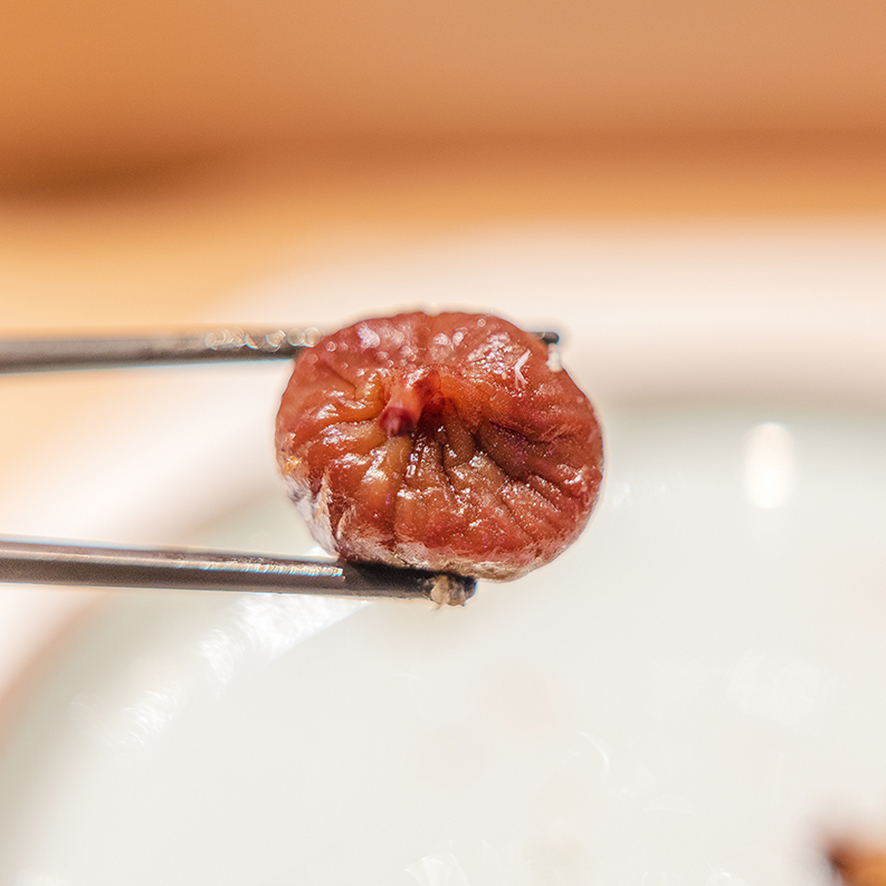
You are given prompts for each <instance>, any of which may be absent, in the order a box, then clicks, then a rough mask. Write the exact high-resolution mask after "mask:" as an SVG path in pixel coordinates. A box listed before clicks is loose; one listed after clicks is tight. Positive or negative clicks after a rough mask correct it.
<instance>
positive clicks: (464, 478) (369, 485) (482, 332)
mask: <svg viewBox="0 0 886 886" xmlns="http://www.w3.org/2000/svg"><path fill="white" fill-rule="evenodd" d="M277 455H278V460H279V463H280V468H281V470H282V472H283V475H284V477H285V478H286V481H287V483H288V486H289V490H290V494H291V495H292V497H293V499H294V500H295V501H296V502H297V503H298V504H299V506H300V508H301V510H302V512H303V514H304V515H305V517H306V518H307V519H308V521H309V523H310V524H311V529H312V532H313V534H314V537H315V538H316V539H317V540H318V541H319V542H320V544H321V545H323V547H324V548H326V549H327V550H328V551H330V553H337V554H338V555H339V556H341V557H343V558H345V559H348V560H368V561H375V562H382V563H390V564H394V565H400V566H403V565H406V566H416V567H422V568H425V569H432V570H439V571H448V572H457V573H462V574H466V575H476V576H478V577H481V578H493V579H509V578H516V577H517V576H519V575H522V574H524V573H525V572H528V571H529V570H531V569H534V568H535V567H537V566H541V565H543V564H544V563H547V562H549V561H551V560H552V559H553V558H554V557H556V556H557V555H558V554H559V553H560V552H561V551H563V550H564V549H565V548H566V547H567V546H568V545H569V544H571V543H572V542H573V541H575V539H576V538H577V537H578V535H579V533H580V532H581V530H582V529H583V528H584V526H585V524H586V523H587V521H588V518H589V517H590V515H591V511H592V510H593V508H594V505H595V504H596V501H597V497H598V494H599V490H600V482H601V480H602V468H603V444H602V439H601V433H600V426H599V424H598V422H597V419H596V416H595V415H594V410H593V408H592V407H591V404H590V403H589V402H588V399H587V397H585V395H584V394H583V393H582V392H581V391H580V390H579V389H578V387H577V386H576V385H575V383H574V382H573V381H572V379H570V378H569V376H568V375H567V374H566V372H565V371H563V370H561V369H560V368H559V366H557V365H553V364H552V361H551V360H550V358H549V353H548V348H547V346H546V345H545V344H543V343H542V342H541V341H540V340H539V339H538V338H537V337H536V336H534V335H532V334H530V333H527V332H523V331H522V330H520V329H518V328H517V327H516V326H514V325H513V324H511V323H508V322H507V321H506V320H501V319H499V318H498V317H493V316H488V315H480V314H439V315H437V316H428V315H427V314H423V313H413V314H400V315H399V316H396V317H387V318H381V319H374V320H365V321H363V322H361V323H356V324H354V325H353V326H348V327H347V328H345V329H341V330H339V331H338V332H335V333H333V334H332V335H329V336H326V337H325V338H323V339H321V340H320V341H319V342H318V343H317V344H316V345H315V346H314V347H313V348H311V350H309V351H307V352H305V353H304V354H303V355H302V356H301V357H300V358H299V359H298V360H297V361H296V365H295V371H294V372H293V374H292V378H291V380H290V382H289V385H288V387H287V389H286V392H285V393H284V395H283V402H282V403H281V406H280V412H279V414H278V416H277Z"/></svg>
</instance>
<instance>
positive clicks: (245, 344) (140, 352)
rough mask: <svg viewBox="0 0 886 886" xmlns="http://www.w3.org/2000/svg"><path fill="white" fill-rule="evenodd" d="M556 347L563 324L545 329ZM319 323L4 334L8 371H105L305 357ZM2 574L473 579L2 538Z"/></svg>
mask: <svg viewBox="0 0 886 886" xmlns="http://www.w3.org/2000/svg"><path fill="white" fill-rule="evenodd" d="M535 334H536V335H537V336H538V337H539V338H540V339H541V340H542V341H543V342H545V343H546V344H548V345H555V344H557V342H558V341H559V339H560V337H559V335H558V334H557V333H556V332H536V333H535ZM320 335H321V334H320V332H319V331H318V330H317V329H315V328H314V327H307V328H305V329H295V328H290V329H282V328H281V329H274V330H271V331H249V332H247V331H244V330H242V329H240V328H237V327H230V328H222V329H213V330H209V331H202V332H194V333H188V334H157V335H150V336H144V335H142V336H127V337H107V336H95V337H81V338H77V337H74V338H70V337H68V338H65V337H58V338H30V339H28V338H6V339H0V374H11V373H25V372H42V371H49V370H61V371H64V370H76V369H104V368H116V367H127V366H150V365H162V364H167V365H178V364H186V363H202V362H221V361H236V360H275V359H277V360H279V359H289V358H292V357H294V356H296V355H297V354H298V353H299V352H301V351H302V350H304V349H305V348H308V347H311V346H312V345H313V344H315V343H316V342H317V340H318V339H319V338H320ZM0 582H17V583H27V584H55V585H80V586H82V585H87V586H91V587H120V588H166V589H180V590H207V591H241V592H248V591H256V592H264V593H280V594H321V595H330V596H343V597H400V598H425V599H429V600H432V601H434V602H435V603H452V604H459V603H464V602H465V601H466V600H467V599H469V598H470V597H471V596H472V595H473V593H474V590H475V586H476V581H475V579H473V578H469V577H466V576H460V575H450V574H448V573H432V572H426V571H423V570H417V569H397V568H393V567H387V566H378V565H370V564H362V563H345V562H334V561H324V560H310V559H292V558H286V557H273V556H258V555H252V554H238V553H227V552H219V551H189V550H179V549H172V548H158V549H123V548H112V547H95V546H83V545H76V544H73V543H65V542H58V541H52V542H42V543H37V542H29V541H23V540H18V539H14V538H6V539H3V538H0Z"/></svg>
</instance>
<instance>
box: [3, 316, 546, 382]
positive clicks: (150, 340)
mask: <svg viewBox="0 0 886 886" xmlns="http://www.w3.org/2000/svg"><path fill="white" fill-rule="evenodd" d="M535 334H536V335H537V336H538V337H539V338H540V339H541V340H542V341H543V342H545V343H546V344H549V345H553V344H557V342H558V341H559V340H560V336H559V335H558V334H557V333H556V332H550V331H548V332H536V333H535ZM320 337H321V333H320V332H319V330H317V329H315V328H314V327H307V328H305V329H294V328H290V329H273V330H265V331H255V330H253V331H251V332H246V331H244V330H242V329H239V328H237V327H230V328H225V329H213V330H209V331H204V332H196V333H188V334H165V335H162V334H160V335H153V336H135V337H119V338H109V337H103V336H96V337H85V338H6V339H0V374H10V373H17V372H45V371H50V370H69V369H112V368H118V367H126V366H151V365H172V364H182V363H209V362H223V361H235V360H285V359H289V358H292V357H295V356H296V355H297V354H298V353H299V352H301V351H302V350H304V348H306V347H310V346H311V345H313V344H314V343H315V342H317V341H318V339H319V338H320Z"/></svg>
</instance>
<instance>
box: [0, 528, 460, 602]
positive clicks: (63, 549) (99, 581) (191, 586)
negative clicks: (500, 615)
mask: <svg viewBox="0 0 886 886" xmlns="http://www.w3.org/2000/svg"><path fill="white" fill-rule="evenodd" d="M0 582H10V583H17V584H48V585H69V586H70V585H74V586H87V587H104V588H152V589H166V590H192V591H236V592H244V593H248V592H259V593H270V594H315V595H322V596H331V597H358V598H374V597H389V598H390V597H395V598H401V599H407V598H416V599H425V600H432V601H434V602H435V603H451V604H453V605H455V604H460V603H464V602H465V601H466V600H468V599H469V598H470V597H472V596H473V594H474V590H475V587H476V580H475V579H473V578H470V577H468V576H463V575H452V574H449V573H435V572H427V571H424V570H419V569H399V568H396V567H393V566H380V565H375V564H364V563H348V562H344V561H336V560H320V559H310V558H304V559H297V558H290V557H276V556H264V555H258V554H240V553H233V552H221V551H205V550H190V549H184V548H117V547H95V546H92V545H81V544H76V543H73V542H59V541H44V542H34V541H26V540H20V539H15V538H0Z"/></svg>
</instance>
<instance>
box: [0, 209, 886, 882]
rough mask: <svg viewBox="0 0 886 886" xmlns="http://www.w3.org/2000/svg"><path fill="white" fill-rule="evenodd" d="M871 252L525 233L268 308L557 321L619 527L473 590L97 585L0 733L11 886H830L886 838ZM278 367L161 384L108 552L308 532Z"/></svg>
mask: <svg viewBox="0 0 886 886" xmlns="http://www.w3.org/2000/svg"><path fill="white" fill-rule="evenodd" d="M880 234H882V230H881V229H877V228H875V227H873V226H871V227H869V228H864V229H861V228H859V229H854V230H853V229H839V230H837V229H831V230H828V229H825V228H814V227H813V228H803V229H796V228H793V229H783V230H778V229H768V230H759V229H745V230H739V229H724V230H721V231H718V232H713V233H711V232H699V231H694V230H688V229H687V230H683V231H671V230H665V229H658V230H656V229H648V230H636V229H626V230H624V231H621V232H612V231H607V232H600V231H587V230H559V231H552V230H550V229H545V230H539V229H535V230H520V231H507V232H498V233H496V234H495V235H489V234H483V235H481V234H477V235H475V236H472V237H465V238H463V239H459V240H454V241H450V242H447V243H437V244H429V245H428V247H427V249H426V250H424V251H414V252H412V253H410V254H406V255H401V256H389V257H382V258H378V257H376V258H373V259H372V260H371V261H363V262H362V263H356V262H355V264H354V265H353V266H352V267H348V268H343V267H341V266H338V267H336V268H331V269H326V270H325V271H322V272H321V271H320V270H317V271H316V272H315V273H314V274H313V275H306V274H301V275H298V276H290V278H289V279H288V280H286V281H282V280H281V281H278V282H276V283H274V284H273V285H266V286H263V287H260V288H258V289H257V291H256V293H252V294H251V298H250V300H249V301H248V302H241V304H243V305H244V306H245V307H246V310H245V311H244V313H243V314H242V316H244V321H249V320H250V319H251V317H250V316H247V315H248V313H249V312H250V311H254V312H255V315H256V317H258V316H259V315H262V314H265V312H268V313H271V312H274V311H276V312H278V313H277V316H278V317H282V316H283V313H282V310H283V295H281V293H293V292H295V293H297V297H294V298H295V300H296V301H297V303H298V305H299V310H300V311H305V312H310V317H311V321H312V322H314V323H327V322H329V321H331V320H333V319H334V317H337V319H338V320H344V319H347V318H348V317H349V316H353V315H355V314H357V313H358V312H359V311H360V310H361V308H360V306H361V304H362V305H372V310H376V309H379V310H386V309H387V308H388V307H393V306H394V305H407V304H410V303H412V304H415V303H417V302H421V301H423V300H422V299H416V298H413V297H412V293H413V292H418V291H423V290H422V289H421V281H422V280H424V281H425V282H426V289H425V290H424V292H425V295H426V298H425V299H424V301H431V302H433V303H435V304H436V305H441V304H448V303H458V304H475V305H476V304H478V303H480V304H485V305H496V306H497V307H498V308H499V309H500V310H502V311H504V312H505V313H507V314H510V315H512V316H516V317H517V318H519V319H521V320H522V321H523V322H524V323H525V324H526V325H533V326H534V325H539V324H540V323H541V321H545V320H548V321H549V322H551V323H555V324H556V325H557V326H560V327H561V328H562V327H565V329H566V331H567V332H568V333H569V341H568V344H567V346H566V348H565V362H566V364H567V366H568V367H570V368H574V369H575V374H576V375H577V376H578V377H579V379H580V381H581V382H582V383H583V384H584V386H585V387H586V388H588V389H589V390H590V392H591V393H592V394H594V393H595V392H596V397H595V399H596V400H597V402H598V405H599V406H600V408H601V413H602V416H603V418H604V421H605V425H606V431H607V443H608V457H609V463H608V480H607V488H606V493H605V498H604V502H603V505H602V507H601V509H600V512H599V514H598V515H597V517H596V518H595V520H594V522H593V524H592V526H591V527H590V529H589V530H588V532H586V534H585V535H584V537H583V538H582V539H581V540H580V541H579V543H578V544H576V545H575V547H574V548H573V549H571V550H570V551H569V552H567V553H566V554H565V555H564V556H563V557H561V558H560V559H559V560H558V561H557V562H556V563H554V564H552V565H551V566H549V567H547V568H545V569H543V570H540V571H538V572H536V573H534V574H532V575H531V576H529V577H527V578H525V579H523V580H521V581H519V582H515V583H512V584H507V585H498V586H496V585H490V584H482V585H481V586H480V588H479V591H478V594H477V596H476V598H475V599H474V600H472V601H471V602H470V604H469V605H468V606H467V607H465V608H464V609H458V610H450V609H446V610H441V611H433V610H431V609H430V608H429V607H427V606H424V605H421V604H419V605H413V604H406V603H404V604H400V603H391V604H381V603H376V604H371V605H365V606H364V605H360V604H354V603H346V602H334V601H333V602H329V601H326V602H323V601H317V600H313V599H310V598H288V599H287V598H278V597H265V596H252V597H249V596H244V597H231V596H225V595H211V594H206V595H195V596H187V595H182V594H162V593H161V594H142V593H139V594H126V595H118V596H115V597H113V598H112V599H110V600H108V601H107V603H106V604H105V605H103V606H102V607H101V609H100V611H99V612H97V613H96V615H95V616H94V617H93V618H92V619H91V620H90V621H89V623H88V624H86V625H85V626H84V627H83V628H82V629H81V630H80V631H78V632H77V633H76V634H74V635H73V636H72V637H71V639H70V641H69V643H68V645H67V646H66V648H65V649H64V650H63V651H62V652H61V653H60V654H59V655H58V657H57V659H56V661H55V664H54V666H52V667H50V668H48V669H46V671H45V673H44V676H43V678H42V680H41V681H40V682H39V684H38V685H35V686H34V687H33V688H32V691H31V693H30V695H29V697H28V701H27V704H25V705H24V706H23V707H22V709H21V712H20V715H19V717H18V719H17V720H16V722H15V723H14V724H13V727H12V728H11V730H10V733H9V735H8V736H7V739H6V742H5V747H4V753H3V756H2V759H0V882H4V883H6V882H8V883H12V884H15V886H75V884H90V886H103V884H109V886H110V884H115V886H116V884H127V886H128V884H132V886H140V884H149V883H150V884H155V883H158V882H162V883H168V884H178V883H181V884H203V883H206V884H210V883H211V884H231V886H234V884H236V886H241V884H242V886H277V884H295V883H299V884H301V883H310V884H317V886H327V884H328V886H339V884H360V886H366V884H379V886H381V884H385V886H388V884H403V886H407V884H412V886H414V884H416V883H418V884H421V886H490V884H495V886H505V884H507V886H512V884H513V886H524V884H525V886H529V884H532V886H535V884H598V883H599V884H613V886H616V884H619V886H620V884H626V886H628V884H642V886H652V884H661V886H665V884H667V886H678V884H686V886H689V884H704V886H727V884H737V883H739V882H740V881H741V882H745V883H748V884H764V883H780V884H789V886H790V884H799V883H824V882H826V881H827V874H826V870H825V867H824V864H823V861H822V856H821V852H820V850H821V846H822V843H821V841H822V839H823V836H824V834H825V833H826V832H827V831H828V829H835V828H842V827H848V826H850V825H851V824H853V823H858V824H859V826H862V825H863V826H865V827H876V826H878V825H883V834H884V837H886V763H884V762H883V752H882V749H883V747H884V746H886V703H884V702H883V698H882V690H881V685H880V684H881V675H882V674H883V673H884V672H886V643H884V642H883V638H884V637H886V556H884V554H883V553H882V550H883V548H882V538H883V537H884V535H886V532H884V530H886V514H884V509H883V507H882V502H883V501H884V499H886V459H884V458H883V453H884V451H886V417H884V416H883V415H882V413H881V402H882V399H881V398H882V394H883V390H884V389H886V382H884V375H883V373H882V368H883V367H882V360H883V357H882V354H881V346H880V342H881V340H882V332H883V328H884V327H883V326H882V325H880V326H878V325H877V324H879V323H882V320H883V316H884V299H883V296H882V292H883V291H884V288H883V284H884V283H886V258H884V255H886V252H884V250H883V249H882V248H881V247H882V238H880V239H879V240H878V236H879V235H880ZM810 267H811V270H810ZM838 285H839V286H840V287H841V288H840V296H841V298H840V299H839V300H837V297H836V296H835V294H834V291H835V289H836V287H837V286H838ZM751 286H753V288H752V289H751V290H750V291H748V290H746V288H745V287H751ZM427 287H430V290H431V295H430V296H428V289H427ZM479 293H485V294H486V295H485V297H482V298H481V297H479ZM252 306H255V307H252ZM307 315H308V314H307V313H306V314H305V315H304V316H307ZM543 325H548V324H547V323H545V324H543ZM841 337H842V340H841ZM835 341H836V343H835ZM878 370H879V374H878V373H877V371H878ZM213 373H215V374H214V375H213ZM872 376H873V377H872ZM173 379H175V380H174V381H173ZM221 379H225V383H224V387H225V388H231V387H235V388H236V389H235V390H233V391H231V390H227V391H226V392H225V393H226V394H227V395H229V396H230V397H231V398H232V399H230V401H229V402H230V403H236V404H238V405H237V406H236V407H231V406H230V405H228V406H227V407H225V406H224V405H223V404H224V400H223V399H222V398H221V395H220V394H219V393H218V389H219V388H220V387H221V381H220V380H221ZM235 379H239V380H240V381H235ZM282 381H283V374H282V372H281V371H280V370H279V369H278V368H272V367H266V368H253V369H251V370H247V371H246V372H245V373H244V370H243V369H240V370H239V371H238V372H237V373H235V372H234V371H233V370H231V369H223V370H220V369H219V368H215V369H212V370H209V369H206V370H199V371H195V372H186V373H184V374H183V375H182V374H178V375H175V376H172V375H160V374H157V375H153V376H151V378H150V380H149V381H146V382H139V383H138V384H140V385H141V384H143V385H144V389H143V393H144V396H145V397H148V396H150V397H153V398H155V399H154V400H152V401H151V402H156V403H157V404H158V408H157V413H156V414H157V416H161V415H164V416H165V415H168V413H164V412H163V410H171V412H172V413H173V414H174V415H175V416H176V417H177V421H176V422H175V425H176V429H175V430H172V431H168V433H170V434H171V436H170V437H169V439H168V441H167V447H166V453H165V455H164V456H163V457H162V458H161V457H160V456H156V457H155V458H154V459H153V461H152V462H151V468H152V470H151V471H148V472H146V473H145V476H146V477H150V478H151V479H150V481H148V480H145V479H144V478H143V479H142V481H141V483H142V486H143V487H144V488H143V489H142V488H141V487H139V485H138V483H135V482H134V481H133V487H132V491H131V494H130V498H129V499H128V501H126V502H123V503H120V502H118V501H117V500H116V499H115V498H114V495H113V490H111V491H109V492H108V495H107V496H106V498H105V499H103V500H102V503H101V507H99V508H97V513H99V514H100V515H104V516H102V517H101V519H104V520H105V521H106V524H105V525H111V524H112V521H111V520H110V518H109V516H108V515H109V514H112V513H120V514H123V515H125V514H128V513H130V512H131V510H132V509H133V506H134V505H135V504H137V503H139V504H141V507H142V510H141V516H140V518H139V521H140V522H139V521H136V522H132V523H131V524H125V520H124V517H120V518H119V519H118V520H117V521H116V522H115V523H114V525H117V526H118V534H119V536H120V538H121V540H123V537H124V536H126V534H127V532H131V531H132V530H133V528H134V527H136V525H137V524H138V525H141V526H142V527H147V526H148V524H150V522H151V520H153V521H154V523H153V526H154V528H153V530H152V533H153V534H151V533H149V535H150V537H151V540H154V539H156V540H162V541H165V542H167V543H168V542H172V541H181V540H187V541H192V542H200V543H207V544H218V545H224V546H228V547H236V548H241V549H243V548H246V549H257V550H262V549H264V550H278V551H297V550H304V549H306V547H307V546H308V545H309V544H310V542H309V540H308V539H307V537H306V535H305V534H304V531H303V529H301V528H300V527H299V525H298V522H297V520H296V518H295V516H294V515H293V514H292V513H291V512H290V510H289V509H288V507H287V505H286V504H285V503H284V502H283V500H282V492H280V490H279V488H278V486H277V484H276V480H275V478H274V476H273V464H272V459H271V457H270V453H269V451H268V443H267V428H265V425H264V424H263V423H264V422H265V421H268V422H269V421H270V419H269V416H270V415H272V414H273V409H274V400H275V398H276V396H277V394H278V392H279V387H280V385H281V384H282ZM158 385H159V386H160V387H159V388H158ZM164 385H166V386H167V387H166V388H164V387H163V386H164ZM213 385H215V387H213ZM161 388H162V390H160V389H161ZM173 389H174V391H173ZM213 391H215V392H216V393H213ZM195 393H200V397H198V398H196V399H195V397H194V395H195ZM841 399H843V400H844V401H845V402H843V403H842V404H841V403H840V400H841ZM195 404H199V405H198V406H197V407H196V408H195ZM115 408H116V407H115ZM220 409H221V410H222V412H223V414H224V416H225V418H226V421H228V423H229V427H228V430H226V431H224V432H222V433H220V432H219V431H218V430H217V429H218V422H217V421H215V422H212V423H211V425H210V427H211V430H210V431H207V430H206V427H207V424H208V423H209V422H210V419H211V418H212V417H213V416H217V414H218V411H219V410H220ZM148 412H149V415H148V417H147V418H146V417H145V416H144V413H145V410H143V409H142V410H141V411H139V410H137V409H136V410H135V412H134V413H133V418H132V420H133V421H136V420H139V421H142V422H148V424H150V423H151V422H153V421H155V420H157V422H158V425H157V427H158V428H160V427H165V426H166V423H165V422H164V421H161V420H160V419H159V418H156V419H155V417H154V415H153V411H152V410H149V411H148ZM135 413H138V415H140V416H141V418H139V419H136V417H135ZM265 413H267V415H265ZM110 414H112V415H119V412H118V411H116V412H115V411H114V410H110ZM145 427H147V425H146V426H145ZM200 428H203V429H204V430H203V431H200V430H199V429H200ZM146 433H147V432H146ZM158 433H159V431H158ZM195 435H196V437H195ZM141 436H142V437H144V436H145V434H142V435H141ZM147 436H148V437H150V434H147ZM144 448H145V451H146V452H147V451H151V452H156V450H157V446H156V443H154V444H152V445H150V446H148V445H147V444H146V445H145V447H144ZM86 449H87V450H88V449H89V447H86ZM89 451H91V452H92V453H93V457H94V458H96V459H98V460H99V461H101V460H102V458H101V453H100V452H96V450H95V448H94V447H93V448H92V449H91V450H89ZM112 451H114V447H113V446H111V447H110V448H109V449H108V452H112ZM107 457H109V456H106V457H105V459H104V465H103V466H102V469H103V470H105V471H107V469H108V465H107ZM127 457H128V458H133V457H134V456H133V454H132V452H131V451H130V452H129V454H128V456H127ZM145 457H147V456H145ZM244 460H245V461H244ZM120 464H121V463H120V462H118V467H117V468H116V469H118V470H119V471H120V473H121V476H124V477H125V476H128V472H127V471H126V470H125V467H120ZM122 464H123V465H126V464H131V461H130V462H126V461H124V462H122ZM243 464H248V466H247V467H245V468H241V465H243ZM84 470H85V474H86V476H87V477H88V470H86V469H84ZM96 470H98V467H97V468H96ZM241 471H242V473H241ZM82 482H84V483H86V482H88V480H83V481H82ZM188 484H190V485H188ZM75 485H76V484H75ZM136 487H138V488H136ZM184 490H187V491H184ZM213 496H214V497H213ZM194 498H196V499H198V500H199V501H200V502H202V504H199V505H198V504H194V503H193V502H191V499H194ZM170 502H172V503H173V504H175V505H176V507H174V508H170ZM189 502H191V503H190V504H189ZM188 507H190V508H191V509H192V510H191V511H190V512H188V511H187V508H188ZM185 512H187V513H189V514H190V517H189V518H188V519H187V520H186V519H185V516H183V514H184V513H185ZM170 513H175V514H178V516H177V517H170V516H168V515H169V514H170ZM164 515H167V516H164ZM121 520H123V521H124V522H123V523H121V522H120V521H121ZM173 520H178V523H176V522H171V521H173ZM188 520H189V521H190V523H188ZM201 521H202V523H203V526H202V528H201V529H200V530H199V531H197V530H196V529H194V528H193V527H194V526H195V524H196V523H198V522H201ZM37 523H38V521H37V518H36V516H35V517H34V520H33V524H32V525H34V526H36V525H37ZM57 523H58V528H59V529H60V530H64V529H66V528H67V529H68V530H70V527H72V526H74V525H75V523H76V521H75V520H74V518H73V517H72V518H70V520H69V522H68V523H67V524H66V523H64V520H62V519H61V518H58V520H57ZM100 523H101V520H99V519H98V518H95V522H94V523H93V525H92V529H91V530H90V531H91V532H93V533H94V531H95V528H96V526H99V524H100ZM127 526H129V528H128V529H127ZM188 526H190V528H188ZM161 527H165V530H161ZM87 529H89V527H87ZM84 531H86V530H84ZM164 531H165V535H164ZM67 534H71V533H70V531H68V532H67ZM81 534H82V533H81ZM110 534H111V535H113V532H111V533H110ZM170 535H176V536H177V537H176V538H171V537H169V536H170ZM107 536H108V533H106V534H105V536H104V537H107Z"/></svg>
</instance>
